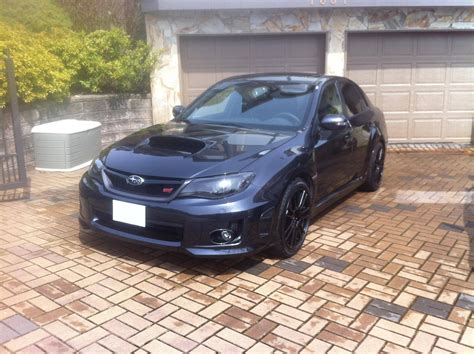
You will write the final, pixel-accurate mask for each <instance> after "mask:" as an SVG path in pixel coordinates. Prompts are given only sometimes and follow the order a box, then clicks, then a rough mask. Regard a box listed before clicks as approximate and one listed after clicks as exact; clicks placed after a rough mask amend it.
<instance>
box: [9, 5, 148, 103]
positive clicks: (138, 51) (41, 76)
mask: <svg viewBox="0 0 474 354" xmlns="http://www.w3.org/2000/svg"><path fill="white" fill-rule="evenodd" d="M0 1H1V0H0ZM3 48H9V49H10V52H11V56H12V58H13V60H14V63H15V73H16V80H17V86H18V95H19V97H20V100H21V101H23V102H26V103H30V102H34V101H43V100H47V99H53V100H60V99H63V98H64V97H66V96H68V95H69V94H70V93H146V92H149V77H150V72H151V70H152V68H153V65H154V63H155V58H156V55H155V54H154V53H153V51H152V49H151V48H150V47H149V46H148V45H147V44H146V43H145V42H143V41H134V40H132V39H131V38H130V37H129V36H128V35H127V34H126V33H125V32H124V31H122V30H119V29H113V30H109V31H104V30H99V31H95V32H92V33H89V34H85V33H76V32H73V31H71V30H68V29H52V30H50V31H48V32H42V33H31V32H28V31H26V30H25V29H23V28H22V27H21V26H18V25H17V26H14V27H11V26H8V25H6V24H4V23H2V22H0V53H2V51H3ZM6 93H7V84H6V77H5V70H4V60H3V56H0V107H2V106H4V105H5V103H6V102H7V101H8V98H7V95H6Z"/></svg>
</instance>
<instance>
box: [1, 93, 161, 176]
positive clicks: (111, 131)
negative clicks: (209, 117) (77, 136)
mask: <svg viewBox="0 0 474 354" xmlns="http://www.w3.org/2000/svg"><path fill="white" fill-rule="evenodd" d="M61 119H79V120H94V121H99V122H101V123H102V129H101V135H102V146H103V147H106V146H108V145H110V144H111V143H113V142H115V141H117V140H119V139H121V138H123V137H125V136H126V135H128V134H130V133H132V132H134V131H136V130H139V129H141V128H144V127H147V126H150V125H152V112H151V99H150V96H149V95H78V96H72V97H70V98H69V99H68V100H67V101H66V102H63V103H52V102H48V103H41V104H37V105H34V106H24V107H21V126H22V130H23V140H24V145H25V155H26V156H25V158H26V163H27V165H28V167H32V166H34V150H33V149H34V146H33V136H32V134H31V129H32V128H33V127H34V126H36V125H39V124H44V123H49V122H54V121H57V120H61ZM2 132H5V140H6V146H7V151H8V152H9V153H13V152H14V151H15V145H14V140H13V131H12V125H11V116H10V112H9V111H7V110H3V119H1V121H0V154H2V153H4V150H5V144H4V135H3V133H2Z"/></svg>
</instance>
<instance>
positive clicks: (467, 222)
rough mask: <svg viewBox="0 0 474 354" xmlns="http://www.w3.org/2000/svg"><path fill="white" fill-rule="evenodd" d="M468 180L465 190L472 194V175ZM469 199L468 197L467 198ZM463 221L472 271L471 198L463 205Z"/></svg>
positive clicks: (473, 230) (473, 225)
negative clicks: (469, 184) (468, 185)
mask: <svg viewBox="0 0 474 354" xmlns="http://www.w3.org/2000/svg"><path fill="white" fill-rule="evenodd" d="M469 180H470V181H471V183H472V185H471V187H470V188H468V189H467V191H468V192H471V193H473V192H474V175H471V176H469ZM468 198H469V197H468ZM463 219H464V229H465V230H466V232H467V236H468V238H469V254H468V262H469V266H470V267H471V271H474V200H473V198H472V196H471V197H470V199H469V200H468V201H467V202H466V203H465V204H464V210H463Z"/></svg>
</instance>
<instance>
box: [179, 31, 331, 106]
mask: <svg viewBox="0 0 474 354" xmlns="http://www.w3.org/2000/svg"><path fill="white" fill-rule="evenodd" d="M180 53H181V72H182V80H181V82H182V86H183V101H184V104H189V103H190V102H191V101H192V100H193V99H194V98H196V97H197V96H198V95H199V94H200V93H201V92H202V91H203V90H205V89H206V88H208V87H209V86H210V85H212V84H213V83H215V82H217V81H219V80H222V79H224V78H226V77H229V76H233V75H242V74H248V73H259V72H271V71H273V72H275V71H280V72H281V71H287V72H311V73H315V72H320V73H322V72H324V54H325V37H324V35H323V34H318V35H314V34H311V35H306V34H294V35H254V36H252V35H251V36H249V35H246V36H212V37H210V36H209V37H201V36H189V37H181V39H180Z"/></svg>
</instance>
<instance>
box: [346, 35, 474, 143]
mask: <svg viewBox="0 0 474 354" xmlns="http://www.w3.org/2000/svg"><path fill="white" fill-rule="evenodd" d="M348 41H349V42H348V58H347V72H348V76H349V77H350V78H352V79H353V80H354V81H356V82H357V83H359V84H360V85H361V86H362V87H363V89H364V90H365V92H366V93H367V94H368V96H369V97H370V98H371V99H372V101H373V102H374V103H375V104H376V105H378V106H379V107H380V108H381V109H383V111H384V113H385V116H386V119H387V126H388V129H389V135H390V140H391V141H393V142H404V141H412V142H442V141H445V142H469V141H471V135H472V131H473V129H472V126H473V117H474V33H472V32H470V33H469V32H464V33H462V32H450V33H446V32H444V33H443V32H430V33H383V34H382V33H373V34H358V33H357V34H350V35H349V38H348Z"/></svg>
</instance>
